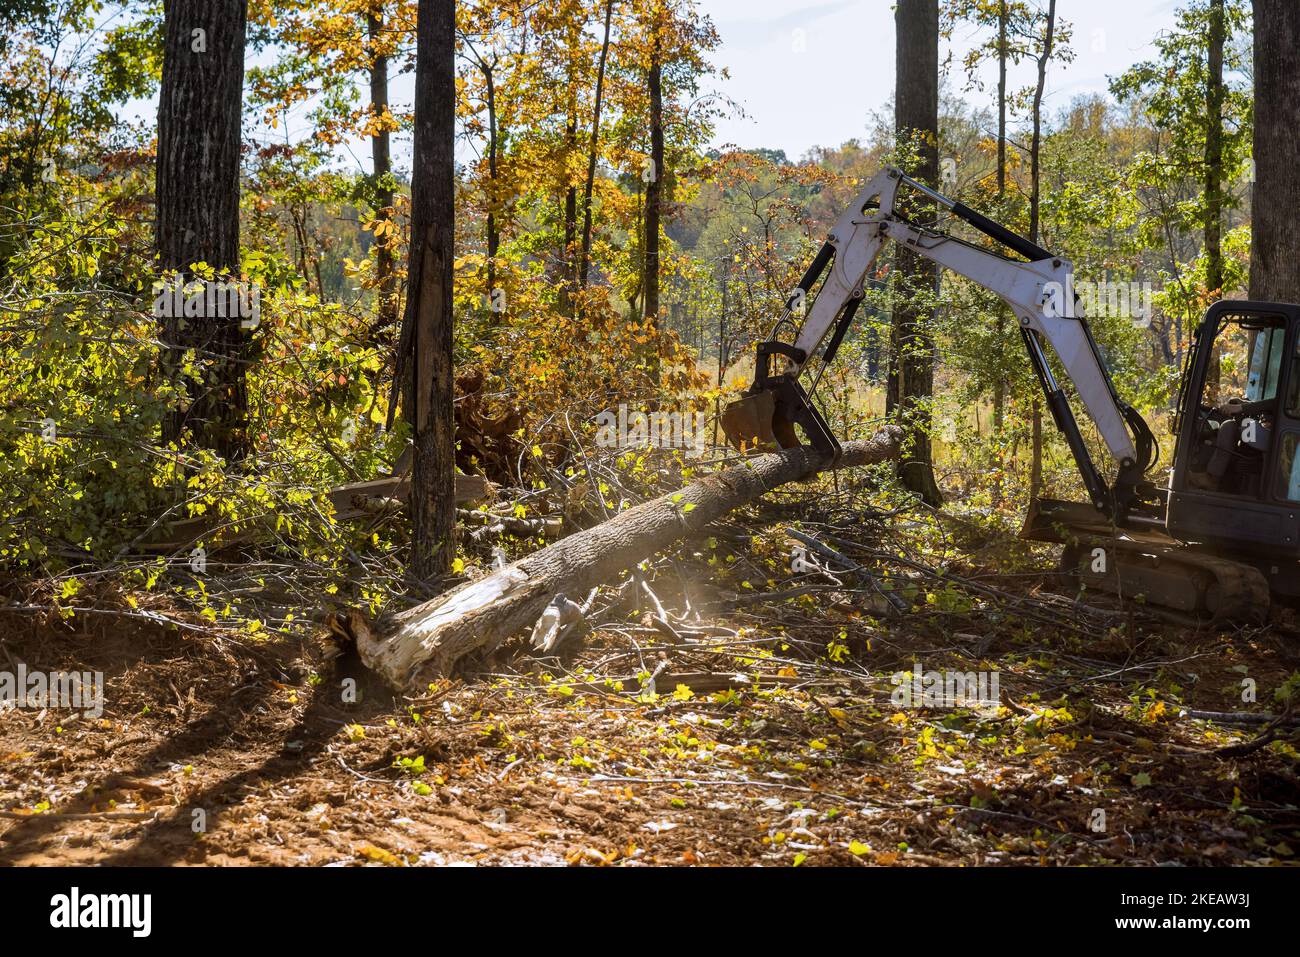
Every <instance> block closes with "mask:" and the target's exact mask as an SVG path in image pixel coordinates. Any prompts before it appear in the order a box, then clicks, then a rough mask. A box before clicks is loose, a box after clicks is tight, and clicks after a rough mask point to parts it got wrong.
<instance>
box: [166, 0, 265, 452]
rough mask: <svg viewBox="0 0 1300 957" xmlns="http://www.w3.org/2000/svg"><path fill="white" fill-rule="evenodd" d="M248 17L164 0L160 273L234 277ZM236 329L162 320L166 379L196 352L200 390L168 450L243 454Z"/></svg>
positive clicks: (244, 410) (172, 431) (176, 417)
mask: <svg viewBox="0 0 1300 957" xmlns="http://www.w3.org/2000/svg"><path fill="white" fill-rule="evenodd" d="M246 13H247V11H246V7H245V2H244V0H167V2H166V4H165V6H164V22H165V27H164V31H165V36H164V40H163V69H162V86H161V89H160V91H159V95H158V161H157V169H156V179H155V195H156V204H157V206H156V209H157V214H156V220H155V227H154V236H155V242H156V244H157V250H158V266H159V269H160V270H161V271H162V272H163V273H164V274H168V275H171V274H179V275H180V276H181V278H189V276H188V271H189V267H190V266H191V265H192V264H193V263H197V262H205V263H207V264H208V265H210V266H212V267H213V268H214V269H216V270H217V272H218V273H224V274H228V275H229V276H230V277H233V278H235V279H237V278H238V276H239V144H240V123H241V119H242V107H243V85H244V35H245V28H246ZM205 311H206V310H205ZM226 311H229V310H226ZM245 318H247V317H245ZM240 322H241V318H240V317H239V316H226V317H218V316H191V317H188V318H187V317H183V316H168V317H167V318H166V321H165V322H164V328H163V330H162V336H163V341H164V342H165V344H166V347H165V349H164V351H163V357H162V364H163V373H164V375H165V376H166V377H168V378H174V377H176V376H177V375H178V374H179V370H180V367H181V366H182V364H183V363H184V359H185V354H186V352H189V351H191V350H192V351H193V354H194V356H195V361H196V362H197V364H198V366H199V368H200V370H201V381H197V382H196V381H194V380H193V379H191V378H189V377H186V379H185V389H186V391H187V393H188V402H187V403H186V404H185V407H184V408H182V409H179V410H176V411H175V412H173V413H171V414H170V415H168V416H167V417H166V418H165V419H164V421H163V438H164V440H165V441H169V442H172V441H174V442H181V441H184V437H185V435H186V434H187V433H188V434H189V435H191V436H192V437H193V440H194V441H195V442H197V443H198V444H199V445H201V446H203V447H205V448H209V449H212V450H214V451H215V452H217V454H219V455H221V456H223V457H225V458H226V459H227V460H230V461H233V460H237V459H239V458H241V457H242V456H243V455H244V454H245V453H246V452H247V449H248V436H247V418H248V396H247V391H246V386H245V374H244V373H245V361H246V359H245V355H244V332H243V330H242V329H241V328H240Z"/></svg>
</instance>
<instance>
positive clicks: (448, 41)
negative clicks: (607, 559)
mask: <svg viewBox="0 0 1300 957" xmlns="http://www.w3.org/2000/svg"><path fill="white" fill-rule="evenodd" d="M455 11H456V5H455V0H420V4H419V13H418V19H417V26H416V68H415V144H414V158H413V161H412V164H411V183H412V189H411V248H410V257H411V258H410V264H409V267H408V275H409V277H410V293H409V294H408V295H407V301H406V315H405V317H404V320H403V323H404V325H405V326H407V327H409V328H410V330H411V333H412V334H411V335H410V336H409V342H410V350H411V351H410V362H411V392H412V394H411V400H412V401H411V403H410V404H409V405H408V408H407V415H408V416H409V417H410V418H411V419H412V424H413V426H414V459H413V463H412V464H413V470H412V476H411V564H410V568H411V574H412V575H413V576H414V577H415V578H416V579H417V580H418V581H421V582H425V583H429V582H431V581H432V580H433V579H435V578H437V577H439V576H441V575H445V574H446V573H447V571H448V570H449V569H450V568H451V561H452V558H453V555H452V552H453V550H454V546H453V541H452V530H453V526H454V523H455V518H456V501H455V444H456V443H455V425H454V421H453V417H452V363H451V356H452V261H453V257H454V243H455V228H454V223H455V206H454V202H453V199H454V185H455V132H456V126H455V124H456V73H455V63H454V59H453V57H454V54H455V27H456V12H455ZM403 339H408V337H407V336H405V335H404V336H403Z"/></svg>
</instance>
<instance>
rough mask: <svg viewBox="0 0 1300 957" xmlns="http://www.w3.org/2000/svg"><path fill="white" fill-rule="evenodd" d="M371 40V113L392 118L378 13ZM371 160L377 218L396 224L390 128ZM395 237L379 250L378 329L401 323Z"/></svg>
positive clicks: (373, 145) (387, 237) (370, 23)
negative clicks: (395, 263)
mask: <svg viewBox="0 0 1300 957" xmlns="http://www.w3.org/2000/svg"><path fill="white" fill-rule="evenodd" d="M366 28H367V33H368V35H369V38H370V46H371V50H372V53H371V60H370V111H371V112H372V113H373V114H374V115H375V117H377V118H378V117H384V118H385V120H384V121H383V122H386V118H387V116H388V57H387V56H384V55H382V54H381V53H379V52H378V51H379V49H380V47H379V35H380V34H381V33H382V32H383V28H384V22H383V20H382V19H381V17H380V16H379V15H377V14H371V15H369V16H368V17H366ZM370 158H371V163H372V165H373V167H374V173H373V174H372V175H373V178H374V199H375V218H376V219H378V220H380V221H381V222H391V221H392V209H393V188H392V174H393V154H392V137H391V134H390V133H389V130H388V127H387V126H383V127H382V128H380V129H376V130H375V133H374V135H373V136H371V138H370ZM392 238H393V237H392V234H391V233H389V232H388V231H385V232H384V235H383V237H382V238H381V239H380V240H379V243H378V248H377V249H376V250H375V278H376V279H377V280H378V293H379V319H378V322H377V323H376V324H375V328H376V330H379V329H387V328H388V327H389V326H392V325H393V324H394V323H396V322H397V290H396V288H395V285H396V276H395V275H394V271H393V250H392V245H391V243H392Z"/></svg>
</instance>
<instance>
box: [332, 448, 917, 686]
mask: <svg viewBox="0 0 1300 957" xmlns="http://www.w3.org/2000/svg"><path fill="white" fill-rule="evenodd" d="M902 434H903V433H902V431H901V430H900V429H897V428H895V427H892V426H891V427H887V428H885V429H882V430H881V431H880V432H878V433H876V435H875V436H873V437H872V438H870V439H867V440H865V441H861V442H850V443H848V444H847V445H845V446H844V454H843V455H842V456H841V457H840V459H839V460H838V461H837V462H836V463H834V467H835V468H845V467H848V466H854V465H870V464H873V463H876V462H883V461H886V460H889V459H893V458H896V457H897V456H898V453H899V445H900V442H901V439H902ZM828 467H831V463H830V462H829V461H828V459H827V458H826V457H825V456H822V455H820V454H819V453H817V452H816V451H814V450H813V449H811V448H806V447H801V448H797V449H787V450H785V451H782V452H774V453H770V454H767V455H760V456H756V457H754V458H749V459H745V460H743V461H741V462H740V463H738V464H736V465H733V466H731V467H730V468H727V469H725V470H724V471H722V472H718V473H716V474H714V475H709V476H706V477H704V478H702V479H699V480H698V481H695V482H692V483H691V484H690V485H687V486H686V487H685V488H683V489H681V490H680V491H678V492H673V493H670V494H667V495H661V496H659V497H658V498H656V499H653V500H651V501H649V502H643V503H642V504H640V505H637V506H635V507H634V508H630V509H628V510H627V511H626V512H622V513H620V514H618V515H616V516H615V517H613V518H611V519H609V520H608V521H606V522H603V523H601V524H600V525H597V526H595V527H593V528H589V529H586V530H585V531H582V532H578V533H576V534H573V535H570V536H569V537H568V538H565V539H562V540H561V541H559V542H556V543H555V544H554V545H548V546H547V547H546V548H543V549H540V550H538V551H536V552H533V553H532V554H531V555H528V556H526V557H525V558H522V559H520V560H519V561H517V562H515V563H514V564H513V565H507V566H506V567H505V568H502V569H499V570H498V571H495V572H493V573H492V574H490V575H487V576H485V577H483V578H480V579H478V580H477V581H472V582H467V583H465V584H464V585H461V586H459V587H457V588H454V589H452V590H451V591H449V592H447V593H446V594H443V595H439V596H438V597H437V598H434V599H432V600H431V601H427V602H425V603H424V604H422V605H419V606H417V607H415V608H411V609H407V610H405V611H402V612H399V613H397V614H395V615H392V616H391V617H389V618H386V619H381V620H380V621H379V622H377V623H375V624H374V625H371V624H370V623H368V622H366V621H365V620H364V619H363V618H362V616H361V615H359V614H356V613H354V614H352V615H351V616H350V620H349V621H348V630H350V631H351V632H352V636H353V637H354V638H355V639H356V642H357V649H358V651H359V652H360V654H361V660H362V662H363V663H364V664H365V665H366V666H367V667H369V668H371V669H373V670H375V671H376V672H378V673H379V674H380V675H381V676H382V677H383V678H384V680H385V681H387V682H388V683H389V684H390V685H392V686H393V687H396V688H398V689H404V688H413V687H420V686H422V685H423V684H425V683H426V682H428V681H429V680H431V679H433V678H437V677H443V676H445V675H447V674H449V673H450V672H451V671H452V669H454V668H455V666H456V664H457V662H459V661H460V660H461V659H462V658H463V657H464V656H465V655H467V654H470V653H471V652H474V651H477V650H479V649H482V648H485V647H495V646H496V645H497V644H499V643H500V642H502V641H504V640H505V639H507V638H509V637H511V636H512V635H515V634H517V633H519V632H521V631H523V630H525V629H527V628H530V627H531V626H532V625H533V624H534V623H535V622H536V621H537V619H538V618H539V617H540V616H541V614H542V612H543V611H544V610H545V609H546V606H547V605H548V604H549V603H550V601H551V600H552V598H553V597H554V596H555V595H556V594H557V593H564V594H566V595H571V596H572V595H576V596H581V595H583V594H585V593H586V592H587V590H588V589H590V588H593V587H595V586H596V585H599V584H603V583H607V582H610V581H611V580H613V579H614V578H615V576H617V575H618V574H619V573H620V572H622V571H623V570H624V569H626V568H628V567H630V566H632V565H635V564H636V563H637V562H639V561H641V560H643V559H645V558H646V557H648V556H650V555H653V554H654V553H655V552H657V551H659V550H660V549H663V548H665V547H667V546H668V545H671V544H672V543H673V542H675V541H677V540H678V539H681V538H684V537H686V536H687V535H690V534H692V533H695V532H700V531H702V530H703V529H704V528H705V526H707V525H708V524H709V523H710V522H712V521H713V520H714V519H717V518H719V517H720V516H722V515H725V514H726V513H727V512H729V511H731V510H732V509H735V508H739V507H740V506H741V505H744V504H746V503H747V502H751V501H753V500H754V499H756V498H758V497H759V496H760V495H763V494H764V493H766V492H769V491H771V490H772V489H774V488H776V487H777V486H779V485H784V484H786V483H787V482H793V481H797V480H798V479H802V478H806V477H808V476H810V475H812V474H814V473H816V472H819V471H821V470H823V469H826V468H828Z"/></svg>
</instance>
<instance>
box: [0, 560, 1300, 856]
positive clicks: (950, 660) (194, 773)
mask: <svg viewBox="0 0 1300 957" xmlns="http://www.w3.org/2000/svg"><path fill="white" fill-rule="evenodd" d="M1041 585H1042V583H1041V582H1039V581H1036V580H1032V579H1031V580H1028V581H1018V582H1017V584H1016V587H1018V588H1021V589H1022V590H1024V591H1026V592H1028V591H1031V590H1037V589H1039V588H1040V587H1041ZM775 601H776V599H774V600H773V603H772V604H770V605H765V604H764V603H763V602H761V601H758V602H750V603H741V604H737V605H735V606H733V607H731V608H729V609H728V610H726V611H725V612H720V613H718V614H709V613H705V614H701V615H699V616H698V617H695V618H692V619H691V620H690V621H689V622H687V623H684V624H681V625H680V629H681V633H680V634H679V635H678V636H677V638H672V637H668V636H665V635H662V634H660V633H658V632H656V630H655V629H654V628H653V627H650V624H651V623H650V622H649V620H648V619H646V620H645V621H642V620H639V619H637V618H636V617H635V616H628V615H625V616H623V620H616V621H614V622H613V623H611V624H609V625H607V626H601V627H599V628H597V629H596V631H595V632H594V634H592V635H590V636H588V638H587V641H586V642H585V643H583V648H582V650H581V651H580V652H577V653H576V655H575V656H573V657H571V658H568V659H566V660H565V661H563V662H553V663H550V670H549V671H547V670H543V666H542V665H537V664H532V663H530V662H529V661H527V660H526V659H525V658H524V657H523V656H522V655H520V654H519V649H518V648H517V647H511V648H506V649H503V651H502V652H501V653H500V654H499V656H498V658H497V659H496V660H494V661H491V662H487V663H484V664H483V666H482V668H483V669H484V670H482V671H481V672H480V673H479V674H478V675H476V676H474V677H472V678H471V679H469V680H458V681H455V682H446V683H443V684H440V685H437V686H434V687H432V688H431V689H430V691H429V692H428V694H427V695H425V696H424V697H421V698H418V699H398V698H394V697H393V696H392V695H391V694H390V693H388V692H386V691H385V690H384V689H382V688H379V687H376V686H375V685H374V684H373V682H372V680H371V679H370V678H369V676H368V675H367V674H366V673H365V672H364V670H363V669H362V668H361V667H360V665H359V662H357V661H355V660H354V659H352V658H350V657H349V656H346V655H345V656H343V657H342V658H338V659H336V660H330V659H329V651H330V646H329V644H328V643H327V642H325V641H323V640H307V641H299V640H291V639H284V638H282V639H275V638H272V639H268V640H266V641H262V642H257V641H254V640H251V639H249V638H247V637H243V638H240V639H239V640H234V639H233V638H231V637H230V636H228V635H223V634H222V633H221V632H220V631H217V630H214V629H210V628H205V627H204V626H202V624H201V623H199V622H198V621H197V620H195V621H194V624H193V627H192V628H186V629H177V628H174V627H169V626H166V625H163V624H152V623H149V622H147V621H141V620H139V619H137V618H129V619H128V618H120V617H116V616H115V615H114V614H112V613H107V614H96V615H77V616H74V617H72V618H71V619H70V620H64V619H60V618H59V617H57V616H54V615H40V614H33V613H30V612H29V611H24V612H15V611H7V610H5V609H3V608H0V642H2V647H0V668H10V667H13V666H15V665H16V664H17V663H19V662H23V663H26V665H27V667H28V668H29V669H43V670H47V671H51V670H60V669H63V670H73V669H76V670H92V671H102V672H103V673H104V675H105V681H106V700H105V710H104V712H103V714H102V716H100V717H99V718H89V717H80V716H77V715H74V714H72V713H70V712H68V711H66V710H62V711H55V710H49V711H36V710H33V709H30V708H5V709H3V710H0V810H3V817H0V862H3V863H6V864H14V865H30V864H128V865H144V864H149V865H172V864H182V865H203V864H207V865H231V864H274V865H312V866H321V865H325V866H345V865H366V864H370V865H419V864H550V865H563V864H570V865H572V864H578V865H615V866H619V865H647V864H671V865H682V864H698V865H719V864H721V865H728V864H766V865H781V866H790V865H802V866H812V865H850V866H862V865H927V864H1093V863H1125V864H1153V863H1171V862H1177V863H1182V864H1288V863H1291V862H1292V861H1293V860H1294V856H1293V855H1294V852H1295V849H1296V848H1300V809H1298V808H1297V804H1300V780H1298V779H1297V777H1296V760H1297V754H1296V751H1295V748H1294V747H1293V745H1292V744H1290V743H1287V742H1286V741H1279V742H1274V743H1272V744H1269V745H1268V746H1266V747H1262V748H1259V749H1257V750H1255V751H1253V752H1252V753H1250V754H1247V755H1244V756H1240V757H1225V756H1222V755H1219V754H1216V753H1215V751H1216V749H1218V748H1222V747H1224V746H1227V745H1231V744H1233V743H1238V742H1243V741H1249V740H1250V739H1251V738H1252V737H1254V736H1255V735H1256V734H1257V733H1258V732H1259V731H1260V727H1259V726H1254V727H1251V726H1240V727H1230V726H1229V725H1227V724H1219V723H1215V722H1212V721H1206V720H1201V719H1197V718H1194V717H1192V716H1190V715H1188V714H1187V711H1188V710H1190V709H1200V710H1205V711H1224V712H1239V711H1246V710H1249V711H1258V712H1261V713H1262V712H1265V711H1270V710H1274V709H1275V708H1276V707H1277V706H1276V703H1275V702H1274V701H1273V699H1272V689H1274V688H1276V687H1277V686H1278V685H1280V683H1281V682H1282V681H1283V680H1284V679H1285V677H1286V676H1287V675H1289V674H1291V673H1293V672H1295V671H1297V670H1300V665H1298V661H1300V640H1298V639H1297V638H1296V636H1295V634H1294V632H1291V631H1289V630H1286V629H1282V628H1280V627H1274V628H1272V629H1263V630H1256V631H1253V632H1236V633H1210V632H1204V631H1202V632H1195V631H1192V630H1189V629H1187V628H1180V627H1173V626H1165V627H1150V628H1146V629H1142V630H1141V631H1140V632H1134V633H1131V634H1137V635H1138V637H1131V636H1122V635H1115V636H1111V637H1108V638H1106V639H1103V640H1102V641H1100V642H1096V641H1093V642H1088V641H1085V640H1084V639H1083V638H1081V637H1080V636H1079V635H1078V634H1072V633H1070V632H1069V631H1068V630H1065V629H1063V630H1060V631H1059V632H1054V631H1053V630H1052V629H1051V628H1049V627H1044V626H1043V625H1042V624H1041V623H1040V624H1038V625H1034V624H1033V623H1028V624H1027V623H1026V622H1024V621H1018V620H1016V619H1014V618H1013V617H1005V618H1004V617H1001V616H999V615H997V614H995V613H992V612H990V610H989V609H988V608H987V607H978V608H965V609H957V610H955V611H943V610H940V609H938V608H935V607H934V606H931V610H929V611H920V612H916V613H914V614H911V615H907V616H902V617H901V619H900V620H898V621H896V622H893V623H889V622H885V621H882V620H877V619H874V618H872V617H871V616H869V615H864V614H863V612H862V607H861V605H860V603H855V602H854V601H836V600H829V599H827V597H826V596H825V595H811V596H809V595H805V596H802V597H798V598H794V599H782V600H781V601H782V602H783V603H782V604H780V605H778V604H775ZM697 610H698V609H697ZM110 611H111V610H110ZM778 622H779V624H778ZM678 639H680V640H678ZM5 658H7V659H8V660H7V661H5V660H4V659H5ZM913 661H923V662H924V663H925V667H926V668H941V669H956V670H961V671H967V670H973V669H978V668H984V669H988V668H993V669H996V670H997V671H998V674H999V677H1000V684H1001V689H1000V695H1001V699H1002V702H1003V707H1001V708H1000V709H997V711H996V713H992V712H990V713H981V712H978V711H970V710H941V709H907V708H899V707H896V706H895V704H894V703H893V702H891V699H890V695H891V693H893V692H894V691H895V690H896V688H895V686H894V685H892V684H891V682H890V680H889V675H891V674H893V673H895V672H897V671H900V670H908V669H910V668H911V667H912V663H913ZM659 662H663V663H664V664H663V665H662V666H661V665H659V664H657V663H659ZM656 668H662V669H663V670H661V671H660V674H659V676H658V677H657V678H656V682H655V687H656V691H657V692H658V693H657V694H655V695H651V694H648V693H647V692H648V690H649V689H648V688H644V687H642V682H643V680H644V678H645V677H646V675H647V673H651V672H653V671H654V670H655V669H656ZM552 674H563V675H564V677H563V678H562V679H556V678H553V677H552ZM638 675H639V677H638ZM611 676H613V677H611ZM1243 676H1248V677H1249V678H1251V679H1254V680H1255V682H1257V685H1258V689H1259V690H1258V702H1259V703H1258V704H1245V705H1243V704H1242V701H1241V683H1242V681H1243ZM620 677H621V678H622V679H623V680H622V682H621V684H620V682H619V681H617V680H614V679H616V678H620ZM353 682H355V683H356V689H357V693H356V696H355V697H356V698H357V699H358V700H356V701H351V700H349V699H350V697H352V696H351V695H350V694H349V690H350V689H351V688H352V687H353ZM1283 737H1284V738H1285V735H1283Z"/></svg>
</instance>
